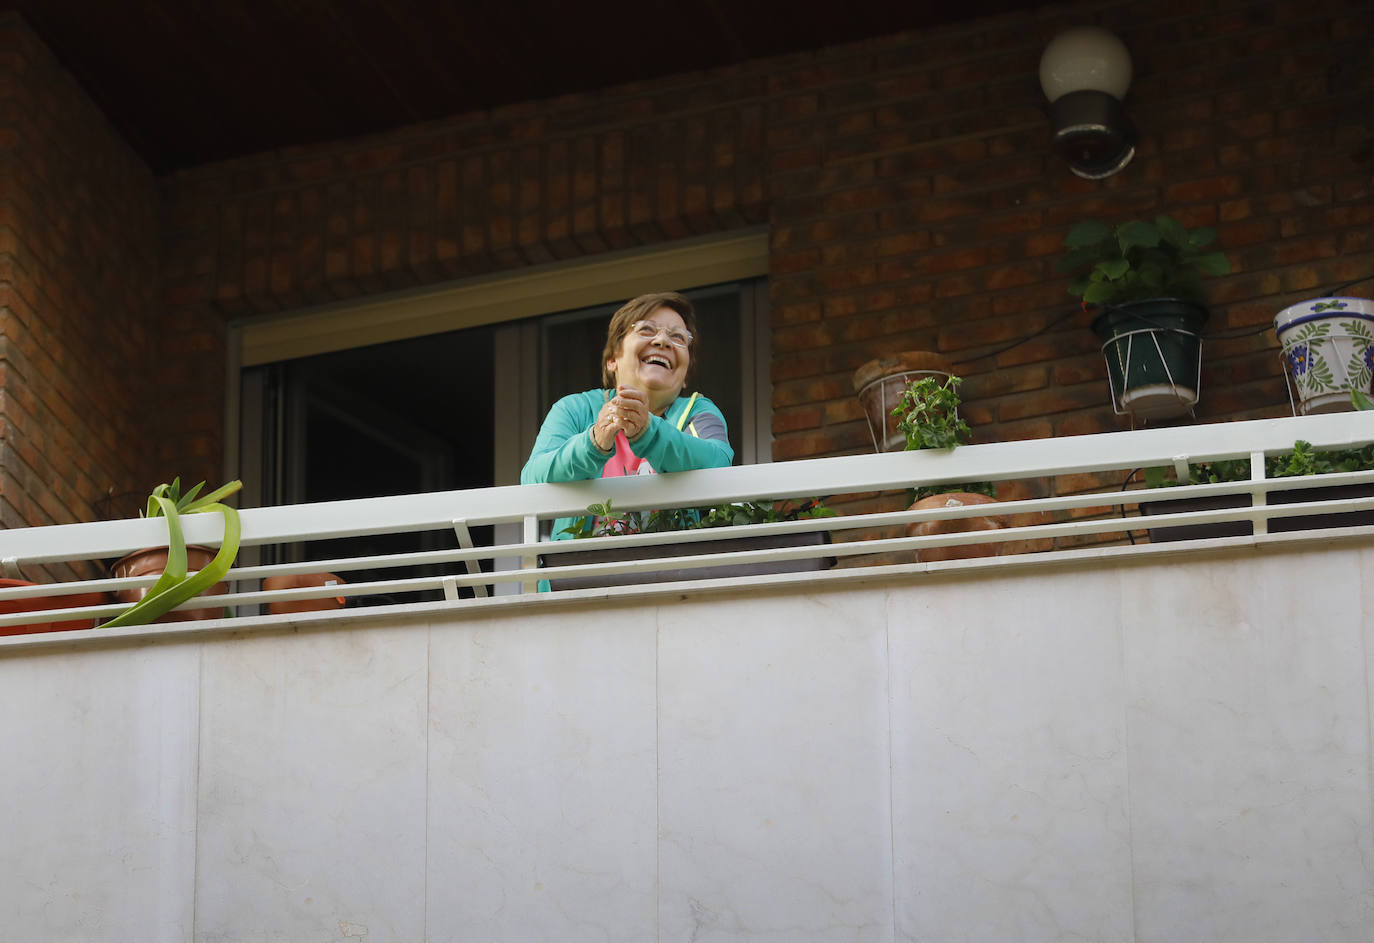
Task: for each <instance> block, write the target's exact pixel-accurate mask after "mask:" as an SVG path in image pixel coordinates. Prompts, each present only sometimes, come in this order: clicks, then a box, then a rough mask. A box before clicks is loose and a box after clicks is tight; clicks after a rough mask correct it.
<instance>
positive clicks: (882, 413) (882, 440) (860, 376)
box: [854, 350, 954, 452]
mask: <svg viewBox="0 0 1374 943" xmlns="http://www.w3.org/2000/svg"><path fill="white" fill-rule="evenodd" d="M953 372H954V368H953V366H952V365H951V364H950V362H949V361H948V360H946V359H945V358H944V357H942V356H940V355H939V354H936V353H932V352H930V351H925V350H902V351H898V352H897V353H895V354H893V355H891V356H889V357H879V358H878V359H876V360H870V361H868V363H866V364H864V365H863V366H861V367H860V368H859V369H857V370H855V371H854V392H855V393H856V394H857V395H858V397H859V404H860V405H861V406H863V408H864V412H865V413H866V414H867V416H868V431H869V432H870V433H871V434H872V435H873V444H874V447H875V448H876V449H877V450H878V451H879V452H900V451H902V450H903V449H905V448H906V435H905V434H904V433H903V432H902V430H901V429H898V428H897V417H896V416H894V415H892V407H893V406H896V405H897V403H898V401H899V400H900V399H901V397H902V391H903V390H905V389H906V387H907V384H908V383H910V382H911V381H913V380H919V379H920V378H921V377H925V376H939V377H947V376H950V375H951V374H952V373H953Z"/></svg>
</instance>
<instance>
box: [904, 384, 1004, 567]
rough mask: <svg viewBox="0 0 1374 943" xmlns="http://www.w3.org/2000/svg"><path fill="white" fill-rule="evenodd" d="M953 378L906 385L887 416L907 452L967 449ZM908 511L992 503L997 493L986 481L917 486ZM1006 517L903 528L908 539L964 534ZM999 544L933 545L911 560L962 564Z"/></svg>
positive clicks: (990, 553) (998, 523) (991, 552)
mask: <svg viewBox="0 0 1374 943" xmlns="http://www.w3.org/2000/svg"><path fill="white" fill-rule="evenodd" d="M962 382H963V381H962V380H961V379H960V378H959V377H957V376H953V375H950V376H946V377H945V378H944V379H943V380H941V379H937V378H936V377H933V376H924V377H921V378H919V379H916V380H912V381H911V382H909V383H908V384H907V385H906V388H905V389H904V390H903V391H902V393H901V396H900V397H899V398H898V400H897V405H896V406H894V407H893V408H892V415H893V416H895V417H896V418H897V428H898V429H899V430H900V431H901V433H902V435H903V436H904V437H905V439H906V449H907V451H915V450H918V449H941V450H949V449H954V448H957V447H958V446H960V445H967V444H968V443H969V441H970V439H971V437H972V434H971V432H970V430H969V426H968V423H967V422H965V421H964V420H963V419H962V418H960V416H959V404H960V402H961V400H960V398H959V385H960V384H961V383H962ZM908 497H909V498H910V499H911V502H912V503H911V510H913V511H925V510H931V509H934V508H943V507H959V506H964V505H978V504H996V503H997V490H996V488H995V487H994V486H993V484H992V483H991V482H988V481H972V482H964V483H962V484H944V485H918V486H916V487H914V488H912V489H911V491H910V493H909V495H908ZM1006 526H1007V522H1006V519H1005V518H1004V517H1001V516H998V515H987V516H983V517H964V518H952V519H947V520H937V521H921V522H916V523H911V524H908V525H907V526H906V534H907V536H908V537H925V536H929V535H932V534H956V533H964V532H967V531H980V530H1001V529H1002V528H1004V527H1006ZM1000 547H1001V545H1000V544H995V543H993V544H971V545H965V546H959V547H933V548H930V549H927V550H921V551H917V553H916V559H917V560H919V561H923V562H932V561H938V560H966V559H972V558H974V557H990V556H996V555H997V553H998V551H999V549H1000Z"/></svg>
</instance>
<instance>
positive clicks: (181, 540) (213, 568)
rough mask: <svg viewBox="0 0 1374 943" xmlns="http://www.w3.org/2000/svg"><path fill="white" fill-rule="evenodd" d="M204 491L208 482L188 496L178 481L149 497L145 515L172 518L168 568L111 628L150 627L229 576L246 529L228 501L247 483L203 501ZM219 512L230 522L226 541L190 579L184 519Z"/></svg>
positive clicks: (233, 485)
mask: <svg viewBox="0 0 1374 943" xmlns="http://www.w3.org/2000/svg"><path fill="white" fill-rule="evenodd" d="M204 487H205V482H203V481H202V482H201V483H200V484H198V485H196V486H195V487H194V488H192V489H191V490H190V491H188V492H186V494H184V495H183V494H182V493H181V479H180V478H174V479H172V483H171V484H161V485H158V486H157V487H156V488H154V489H153V493H152V494H151V495H149V497H148V507H147V510H146V511H145V512H144V513H143V514H142V515H141V516H143V517H162V518H166V520H167V565H166V566H165V567H164V568H163V570H162V575H161V576H160V577H158V580H157V582H156V583H154V584H153V585H152V586H151V587H150V588H149V590H148V593H147V595H145V596H144V597H143V598H142V599H140V600H139V601H138V602H137V603H135V604H134V605H133V606H131V607H129V608H128V609H126V610H124V611H123V612H122V613H120V614H119V615H118V616H116V617H115V618H113V619H111V620H110V621H109V622H106V623H105V624H104V627H105V628H114V627H117V626H121V625H145V624H147V623H149V622H152V621H154V620H155V619H158V618H159V617H161V616H163V615H165V614H166V613H168V612H170V611H171V610H172V609H175V608H176V607H177V606H179V605H181V604H182V603H184V602H185V601H186V600H188V599H191V598H192V597H194V596H198V595H200V594H201V593H202V592H204V591H205V590H207V589H209V588H210V587H211V586H214V585H215V584H216V583H218V582H219V581H220V580H222V579H224V575H225V574H226V573H228V572H229V567H230V566H232V565H233V563H234V558H235V557H236V556H238V552H239V538H240V536H241V533H242V526H241V524H240V521H239V512H238V511H236V510H234V509H233V508H232V507H230V506H229V505H227V504H224V503H222V501H223V499H224V498H227V497H228V496H229V495H231V494H233V493H234V492H236V491H238V490H239V489H240V488H242V487H243V482H241V481H231V482H229V483H228V484H227V485H225V486H224V487H222V488H219V489H218V490H216V491H212V492H210V493H209V494H207V495H204V496H203V497H197V495H199V494H200V491H201V489H202V488H204ZM214 513H219V514H221V515H223V517H224V540H223V541H221V542H220V548H219V552H218V553H216V554H215V558H214V559H213V560H211V561H210V562H209V563H208V564H207V565H206V566H205V569H203V570H201V571H199V572H198V573H195V574H194V575H191V574H188V573H187V572H186V570H187V566H186V538H185V537H184V536H182V532H181V515H183V514H214Z"/></svg>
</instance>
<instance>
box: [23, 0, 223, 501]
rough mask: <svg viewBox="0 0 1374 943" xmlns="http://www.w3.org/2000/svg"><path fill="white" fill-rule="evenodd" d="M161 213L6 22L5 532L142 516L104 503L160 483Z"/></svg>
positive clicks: (29, 36) (116, 144)
mask: <svg viewBox="0 0 1374 943" xmlns="http://www.w3.org/2000/svg"><path fill="white" fill-rule="evenodd" d="M157 217H158V193H157V187H156V183H155V181H154V180H153V178H152V175H151V174H150V173H149V172H148V170H147V169H146V167H145V166H144V165H143V164H142V162H141V161H140V160H139V159H138V158H137V157H136V156H135V155H134V154H133V153H132V151H130V149H129V148H128V147H127V145H125V144H124V142H123V141H121V140H120V139H119V137H118V136H117V135H116V134H115V133H114V132H113V130H112V129H111V128H110V127H109V125H108V123H107V122H106V120H105V119H104V117H103V116H102V115H101V114H100V112H99V111H98V110H97V109H96V108H95V107H94V106H93V105H92V104H91V103H90V101H89V99H88V98H87V97H86V95H85V94H84V93H83V92H82V91H81V89H80V88H79V87H78V86H77V85H76V83H75V82H74V81H73V80H72V79H71V77H70V75H69V74H68V73H67V72H66V71H65V70H64V69H63V68H62V67H61V66H60V65H59V64H58V63H57V62H56V61H55V60H54V59H53V57H52V55H51V54H50V53H49V51H48V50H47V49H46V48H45V47H44V46H43V45H42V44H41V43H40V42H39V41H38V40H37V38H36V37H35V36H34V34H33V33H32V32H31V31H30V30H29V29H28V27H27V26H26V25H25V24H24V23H23V21H22V20H20V19H19V18H18V16H17V15H14V14H8V15H0V371H3V377H2V378H0V423H2V424H3V425H0V526H5V527H15V526H22V525H36V524H50V523H64V522H69V521H74V520H94V519H98V518H99V517H109V516H112V515H117V516H126V515H130V514H133V513H134V512H135V511H136V509H137V508H138V506H139V504H138V502H137V501H136V500H132V501H127V502H126V503H122V504H117V503H115V502H111V501H109V500H106V499H107V498H108V497H109V496H110V495H111V494H114V495H121V494H124V493H126V492H131V491H142V492H144V493H146V491H147V489H148V488H150V487H151V486H152V485H153V484H156V483H157V482H156V481H150V480H149V477H150V474H155V473H156V470H155V469H154V468H153V466H152V465H151V464H150V463H149V461H148V460H147V457H148V454H149V451H150V448H149V447H150V442H151V440H152V438H153V435H154V434H155V432H156V431H157V430H156V426H157V423H156V419H155V414H154V409H155V408H156V405H157V402H156V399H155V398H154V397H153V396H152V388H151V386H150V385H149V382H148V381H149V378H150V374H151V365H152V357H151V354H150V352H149V339H150V338H151V337H152V336H153V333H154V329H155V325H156V323H157V319H158V316H159V314H158V312H159V310H160V305H161V297H160V296H161V287H160V277H159V274H158V269H159V265H160V260H159V257H158V256H159V229H158V221H157ZM219 346H220V349H222V346H223V345H222V342H221V344H220V345H219Z"/></svg>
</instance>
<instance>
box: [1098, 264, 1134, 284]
mask: <svg viewBox="0 0 1374 943" xmlns="http://www.w3.org/2000/svg"><path fill="white" fill-rule="evenodd" d="M1130 270H1131V263H1130V262H1127V261H1126V260H1125V259H1108V260H1107V261H1105V262H1098V263H1097V268H1096V269H1094V271H1097V272H1101V273H1102V274H1103V275H1105V276H1106V277H1107V278H1109V279H1111V280H1113V281H1115V280H1116V279H1118V278H1120V277H1121V276H1123V275H1125V274H1126V273H1127V272H1129V271H1130Z"/></svg>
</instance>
